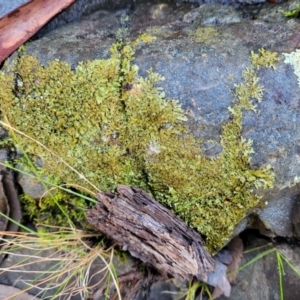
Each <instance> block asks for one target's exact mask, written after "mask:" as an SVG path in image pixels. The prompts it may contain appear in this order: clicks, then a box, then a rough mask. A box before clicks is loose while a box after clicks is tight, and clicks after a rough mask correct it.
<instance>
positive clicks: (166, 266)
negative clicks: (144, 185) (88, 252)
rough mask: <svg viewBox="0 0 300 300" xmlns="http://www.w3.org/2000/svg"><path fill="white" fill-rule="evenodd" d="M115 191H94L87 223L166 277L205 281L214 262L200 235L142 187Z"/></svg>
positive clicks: (123, 187)
mask: <svg viewBox="0 0 300 300" xmlns="http://www.w3.org/2000/svg"><path fill="white" fill-rule="evenodd" d="M117 192H118V193H117V194H116V195H113V194H111V193H99V194H97V199H98V200H99V203H98V204H96V205H95V206H94V207H93V208H92V209H90V210H88V212H87V220H88V222H89V223H90V224H91V225H92V226H93V227H95V228H96V229H97V230H99V231H101V232H103V233H104V234H105V235H107V236H108V237H110V238H111V239H113V240H114V241H115V242H116V243H117V244H118V245H119V246H121V247H122V249H123V250H127V251H129V252H130V254H131V255H132V256H134V257H136V258H139V259H140V260H141V261H143V262H144V263H146V264H147V265H150V266H152V267H154V268H155V269H156V270H158V271H159V272H160V273H161V274H162V275H163V276H165V277H175V278H179V279H188V280H191V279H192V278H193V277H194V276H196V277H197V278H200V277H201V279H202V280H204V281H206V279H207V273H209V272H211V271H213V270H214V269H215V268H216V264H215V261H214V260H213V259H212V257H211V255H210V254H209V252H207V250H206V249H205V248H204V241H203V239H202V238H201V236H200V234H199V233H197V232H196V231H195V230H192V229H191V228H189V227H188V226H187V225H186V224H185V223H184V222H183V221H182V220H181V219H180V218H178V217H177V216H175V215H174V214H173V213H172V212H171V211H169V210H168V209H166V208H165V207H163V206H162V205H161V204H159V203H158V202H156V201H155V200H154V199H153V198H151V197H150V196H149V195H148V194H147V193H145V192H144V191H143V190H141V189H138V188H133V187H128V186H125V185H119V186H118V189H117Z"/></svg>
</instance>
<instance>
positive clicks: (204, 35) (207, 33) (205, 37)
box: [191, 27, 219, 44]
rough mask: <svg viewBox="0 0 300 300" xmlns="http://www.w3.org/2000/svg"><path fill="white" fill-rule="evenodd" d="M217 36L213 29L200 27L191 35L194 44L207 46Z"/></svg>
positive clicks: (215, 30)
mask: <svg viewBox="0 0 300 300" xmlns="http://www.w3.org/2000/svg"><path fill="white" fill-rule="evenodd" d="M218 35H219V32H218V30H217V29H216V28H213V27H201V28H198V29H196V30H195V31H194V32H192V33H191V36H192V37H193V39H194V41H195V42H197V43H205V44H209V43H210V42H211V41H212V40H213V39H214V38H216V37H217V36H218Z"/></svg>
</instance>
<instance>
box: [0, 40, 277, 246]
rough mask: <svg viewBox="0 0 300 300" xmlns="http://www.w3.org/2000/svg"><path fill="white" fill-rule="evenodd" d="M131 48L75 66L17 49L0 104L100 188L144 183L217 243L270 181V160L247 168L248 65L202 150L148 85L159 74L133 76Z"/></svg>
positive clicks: (52, 164)
mask: <svg viewBox="0 0 300 300" xmlns="http://www.w3.org/2000/svg"><path fill="white" fill-rule="evenodd" d="M133 55H134V52H133V49H132V47H131V46H130V45H122V44H116V45H114V46H113V47H112V50H111V58H110V59H107V60H95V61H90V62H85V63H80V64H79V65H78V67H77V68H76V70H75V71H74V72H73V71H71V69H70V66H69V65H68V64H67V63H64V62H60V61H57V60H56V61H53V62H51V63H50V64H49V65H48V66H47V67H43V66H41V65H40V64H39V62H38V61H37V59H36V58H33V57H31V56H28V55H24V56H21V57H20V58H19V61H18V63H17V64H16V67H15V70H14V72H13V73H11V74H4V73H0V84H1V86H2V87H3V88H2V89H1V90H0V100H1V111H2V113H3V114H4V115H6V116H7V118H8V120H9V121H10V122H11V124H12V125H13V126H14V127H16V128H18V129H19V130H21V131H24V132H26V133H27V134H29V135H30V136H32V137H33V138H35V139H37V140H39V141H41V142H42V143H43V144H44V145H46V146H47V147H48V148H50V149H51V150H52V151H54V152H55V153H57V154H59V155H60V156H61V158H62V159H63V160H65V161H66V162H68V163H69V164H70V165H72V166H73V167H74V168H75V169H76V170H77V171H79V172H80V173H81V174H83V175H84V176H85V177H86V178H88V179H89V180H90V181H91V182H93V183H94V184H95V185H96V186H97V187H99V188H100V189H101V190H103V191H107V190H113V189H114V188H115V187H116V185H117V184H119V183H123V184H128V185H135V186H139V187H141V188H143V189H145V190H146V191H148V192H149V193H151V194H152V195H153V196H154V197H155V198H156V199H157V200H158V201H160V202H162V203H163V204H165V205H167V206H169V207H171V208H172V209H173V211H174V212H175V213H177V214H178V215H179V216H181V217H182V218H183V219H184V220H185V221H186V222H188V223H189V224H190V226H191V227H194V228H196V229H197V230H199V232H201V233H202V234H204V235H205V236H206V238H207V246H208V248H209V249H210V250H211V251H216V250H218V249H219V248H220V247H221V246H222V245H223V244H224V243H225V242H226V241H227V240H228V238H229V237H230V236H231V235H232V233H233V231H234V228H235V226H236V225H237V223H238V222H240V221H241V220H242V219H243V218H244V217H245V216H246V214H247V212H248V211H249V209H251V208H253V207H255V206H256V205H257V204H258V202H259V197H258V196H256V195H255V193H254V192H253V190H254V189H255V188H268V187H270V186H272V184H273V174H272V172H271V170H270V168H269V167H266V168H262V169H250V167H249V162H250V155H251V153H252V152H253V150H252V142H251V141H250V140H246V139H244V138H242V137H241V129H242V114H243V110H245V109H247V110H249V109H250V110H255V105H254V104H253V102H252V101H253V100H254V99H256V100H258V101H260V100H261V99H262V93H263V88H262V87H261V86H260V85H259V82H258V78H257V76H256V74H255V67H253V66H252V67H249V68H248V69H247V70H245V72H244V74H243V78H244V82H242V83H240V84H239V85H237V86H236V97H235V99H234V101H233V104H232V106H231V107H230V111H231V112H232V120H231V121H230V122H228V123H226V124H224V125H223V131H222V135H221V139H220V140H221V146H222V148H223V151H222V153H221V154H220V155H219V156H217V157H216V158H214V159H211V158H206V157H204V156H202V155H201V150H200V149H201V141H200V140H198V139H196V138H195V137H194V136H193V135H192V134H190V133H189V131H188V130H187V128H186V125H185V121H186V120H187V118H186V116H185V115H184V113H183V110H182V109H181V107H180V105H179V104H178V102H177V101H174V100H172V101H168V100H167V99H166V98H165V94H164V92H163V90H162V89H160V88H157V87H155V83H156V82H158V81H160V80H162V79H163V78H161V76H159V75H158V74H156V73H153V72H152V71H151V70H150V71H149V72H148V77H146V78H141V77H137V67H136V66H134V65H132V63H131V62H132V60H133ZM18 80H19V83H18V82H17V81H18ZM20 140H21V141H22V144H23V147H24V149H25V150H26V151H27V152H30V153H34V154H36V155H38V156H40V157H41V158H42V160H43V162H44V165H43V168H44V170H46V172H48V173H49V174H52V175H54V176H55V177H56V178H60V179H61V181H62V182H67V183H72V184H78V185H81V186H87V184H86V183H85V182H84V181H83V180H82V178H80V177H79V176H78V175H77V174H75V173H74V172H72V171H71V170H70V169H68V168H66V167H65V165H64V164H63V163H62V162H60V161H59V160H57V159H56V158H54V157H52V156H51V154H50V153H49V152H47V151H46V150H45V149H44V148H43V147H41V146H39V145H37V144H35V143H33V142H31V141H30V140H28V139H26V138H24V137H20ZM88 188H90V186H88Z"/></svg>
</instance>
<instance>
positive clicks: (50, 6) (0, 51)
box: [0, 0, 75, 63]
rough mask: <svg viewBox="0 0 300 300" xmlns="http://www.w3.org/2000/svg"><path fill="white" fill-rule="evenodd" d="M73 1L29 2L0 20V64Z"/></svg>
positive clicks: (34, 0)
mask: <svg viewBox="0 0 300 300" xmlns="http://www.w3.org/2000/svg"><path fill="white" fill-rule="evenodd" d="M74 1H75V0H31V1H30V2H28V3H26V4H24V5H22V6H20V7H18V8H17V9H15V10H13V11H12V12H10V13H9V14H7V15H6V16H4V17H3V18H2V19H0V63H1V62H2V61H3V60H4V59H5V58H6V57H8V56H9V55H10V54H11V53H13V52H14V51H15V50H16V49H18V47H19V46H21V45H22V44H24V43H25V42H26V41H27V40H28V39H29V38H30V37H32V36H33V35H34V34H35V33H36V32H37V31H38V30H39V29H40V28H41V27H42V26H44V25H45V24H46V23H47V22H48V21H49V20H50V19H51V18H53V17H54V16H55V15H56V14H58V13H59V12H61V11H62V10H63V9H65V8H67V7H68V6H70V5H71V4H72V3H73V2H74Z"/></svg>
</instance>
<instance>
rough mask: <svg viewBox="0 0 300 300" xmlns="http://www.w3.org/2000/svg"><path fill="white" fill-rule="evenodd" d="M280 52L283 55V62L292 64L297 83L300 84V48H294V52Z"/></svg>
mask: <svg viewBox="0 0 300 300" xmlns="http://www.w3.org/2000/svg"><path fill="white" fill-rule="evenodd" d="M282 54H283V55H284V56H285V60H284V62H285V63H286V64H290V65H292V66H293V68H294V73H295V75H296V76H297V77H298V84H299V86H300V50H299V49H296V50H295V51H294V52H291V53H282Z"/></svg>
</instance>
